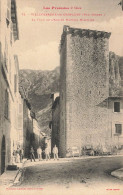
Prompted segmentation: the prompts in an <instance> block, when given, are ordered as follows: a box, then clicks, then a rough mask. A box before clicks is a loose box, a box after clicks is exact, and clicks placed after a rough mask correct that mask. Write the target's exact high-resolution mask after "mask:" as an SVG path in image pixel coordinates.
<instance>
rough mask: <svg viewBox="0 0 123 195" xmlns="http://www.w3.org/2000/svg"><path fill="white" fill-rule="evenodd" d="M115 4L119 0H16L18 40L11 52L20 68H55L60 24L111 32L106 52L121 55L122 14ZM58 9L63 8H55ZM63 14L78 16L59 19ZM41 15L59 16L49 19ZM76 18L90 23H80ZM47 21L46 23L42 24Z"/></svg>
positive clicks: (58, 57) (58, 58)
mask: <svg viewBox="0 0 123 195" xmlns="http://www.w3.org/2000/svg"><path fill="white" fill-rule="evenodd" d="M119 2H120V0H16V4H17V17H18V27H19V40H18V41H16V43H15V46H14V50H15V53H17V54H18V58H19V66H20V69H34V70H53V69H54V68H55V67H57V66H59V65H60V64H59V63H60V55H59V50H58V48H59V44H60V39H61V34H62V32H63V26H64V25H69V26H71V27H76V28H82V29H92V30H103V31H107V32H111V37H110V40H109V50H110V51H113V52H115V53H116V54H117V55H120V56H123V11H122V9H121V6H119V5H118V3H119ZM59 7H60V8H61V7H62V8H63V7H64V8H67V9H57V8H59ZM46 8H50V9H46ZM68 8H69V9H68ZM66 13H67V14H68V13H69V14H81V16H63V14H66ZM35 14H36V16H35ZM39 14H40V15H39ZM41 14H60V15H62V16H50V17H49V16H42V15H41ZM82 14H86V16H83V15H82ZM87 14H89V16H88V15H87ZM92 14H101V16H92ZM80 18H81V19H89V20H91V19H93V20H94V21H80ZM47 19H50V21H46V20H47ZM51 19H55V20H56V19H59V20H61V19H64V21H51ZM66 19H72V20H73V19H74V20H75V19H76V20H77V21H66ZM34 20H35V21H34ZM44 20H45V21H44Z"/></svg>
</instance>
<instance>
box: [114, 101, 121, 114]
mask: <svg viewBox="0 0 123 195" xmlns="http://www.w3.org/2000/svg"><path fill="white" fill-rule="evenodd" d="M114 112H120V102H114Z"/></svg>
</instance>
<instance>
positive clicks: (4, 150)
mask: <svg viewBox="0 0 123 195" xmlns="http://www.w3.org/2000/svg"><path fill="white" fill-rule="evenodd" d="M5 156H6V142H5V136H4V135H3V138H2V145H1V174H3V173H4V171H5Z"/></svg>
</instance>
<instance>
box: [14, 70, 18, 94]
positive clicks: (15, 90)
mask: <svg viewBox="0 0 123 195" xmlns="http://www.w3.org/2000/svg"><path fill="white" fill-rule="evenodd" d="M14 92H15V93H16V92H17V75H16V74H15V75H14Z"/></svg>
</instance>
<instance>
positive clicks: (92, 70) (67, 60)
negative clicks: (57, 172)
mask: <svg viewBox="0 0 123 195" xmlns="http://www.w3.org/2000/svg"><path fill="white" fill-rule="evenodd" d="M110 35H111V33H107V32H103V31H94V30H87V29H77V28H71V27H69V26H64V29H63V34H62V37H61V45H60V142H59V150H60V155H61V156H62V157H64V156H66V153H67V151H68V150H69V149H70V148H71V147H79V148H80V149H81V148H82V147H84V146H86V145H91V146H92V147H93V148H96V147H98V146H101V147H102V148H105V147H106V148H107V149H108V150H110V149H111V147H113V146H116V147H121V145H123V132H122V125H123V96H122V92H121V91H122V87H121V86H120V85H119V83H120V72H119V69H118V66H116V63H115V62H114V60H115V59H114V58H113V59H111V62H110V67H109V38H110ZM116 61H117V60H116ZM111 72H112V73H111ZM113 72H114V77H115V81H117V82H119V83H117V85H119V91H118V92H117V93H115V92H114V91H115V90H114V89H115V88H116V85H115V84H116V82H114V81H113V82H114V89H113V90H112V88H111V87H112V85H113V83H111V82H112V75H113ZM110 73H111V74H110ZM109 74H110V75H109ZM109 77H110V78H109Z"/></svg>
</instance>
